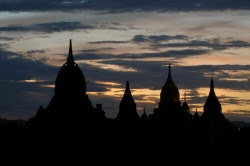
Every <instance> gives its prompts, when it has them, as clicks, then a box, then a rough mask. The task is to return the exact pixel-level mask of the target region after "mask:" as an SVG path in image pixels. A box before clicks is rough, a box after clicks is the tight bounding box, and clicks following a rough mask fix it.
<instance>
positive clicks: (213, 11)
mask: <svg viewBox="0 0 250 166" xmlns="http://www.w3.org/2000/svg"><path fill="white" fill-rule="evenodd" d="M70 39H72V44H73V54H74V57H75V62H76V63H77V64H78V65H79V66H80V68H81V70H82V71H83V73H84V76H85V79H86V84H87V94H88V96H89V98H90V100H91V101H92V104H93V106H95V105H96V104H99V103H100V104H102V105H103V109H104V111H105V112H106V116H107V117H110V118H114V117H116V116H117V113H118V110H119V103H120V101H121V99H122V96H123V93H124V90H125V84H126V81H127V80H128V81H129V82H130V88H131V92H132V95H133V98H134V100H135V102H136V104H137V112H138V114H139V115H141V114H142V113H143V109H144V108H145V109H146V113H147V114H150V113H152V112H153V109H154V108H155V107H157V106H158V103H159V101H160V91H161V88H162V86H163V85H164V83H165V82H166V79H167V75H168V64H169V62H171V65H172V77H173V80H174V82H175V83H176V85H177V86H178V88H179V91H180V100H181V102H182V103H183V102H184V93H185V92H186V94H187V102H188V104H189V107H190V110H191V113H194V112H195V110H196V109H197V111H198V113H199V114H200V115H201V114H202V113H203V106H204V103H205V101H206V98H207V96H208V93H209V86H210V80H211V77H212V73H213V77H214V83H215V93H216V95H217V97H218V99H219V101H220V103H221V105H222V113H223V114H224V115H225V117H226V118H227V119H229V120H244V121H248V122H250V86H249V78H250V70H249V69H250V55H249V52H250V1H246V0H237V1H236V0H174V1H173V0H119V1H116V0H65V1H64V0H1V1H0V117H2V118H7V119H20V118H21V119H25V120H27V119H29V118H31V117H33V116H34V115H35V114H36V112H37V110H38V108H39V106H40V105H43V106H44V107H47V106H48V104H49V101H50V100H51V98H52V96H53V95H54V89H53V88H54V83H55V79H56V76H57V73H58V71H59V70H60V68H61V66H62V65H63V63H65V61H66V58H67V55H68V47H69V40H70Z"/></svg>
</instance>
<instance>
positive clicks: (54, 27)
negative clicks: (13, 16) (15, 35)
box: [0, 22, 94, 33]
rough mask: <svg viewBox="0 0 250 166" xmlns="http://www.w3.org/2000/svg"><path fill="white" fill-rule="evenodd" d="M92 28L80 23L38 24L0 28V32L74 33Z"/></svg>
mask: <svg viewBox="0 0 250 166" xmlns="http://www.w3.org/2000/svg"><path fill="white" fill-rule="evenodd" d="M92 28H94V27H92V26H90V25H84V24H82V23H80V22H49V23H40V24H34V25H27V26H21V25H11V26H5V27H0V32H29V31H33V32H43V33H53V32H62V31H75V30H81V29H92Z"/></svg>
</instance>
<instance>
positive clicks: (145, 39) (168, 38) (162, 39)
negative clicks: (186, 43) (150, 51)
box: [131, 35, 189, 43]
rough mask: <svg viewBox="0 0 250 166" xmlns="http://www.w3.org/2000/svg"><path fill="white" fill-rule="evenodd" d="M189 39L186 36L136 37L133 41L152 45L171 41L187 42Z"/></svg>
mask: <svg viewBox="0 0 250 166" xmlns="http://www.w3.org/2000/svg"><path fill="white" fill-rule="evenodd" d="M187 39H189V37H188V36H186V35H174V36H170V35H158V36H157V35H150V36H146V35H135V36H134V38H133V39H131V41H132V42H134V43H142V42H150V43H158V42H167V41H171V40H187Z"/></svg>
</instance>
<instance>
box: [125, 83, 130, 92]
mask: <svg viewBox="0 0 250 166" xmlns="http://www.w3.org/2000/svg"><path fill="white" fill-rule="evenodd" d="M126 90H129V91H130V88H129V82H128V81H127V82H126Z"/></svg>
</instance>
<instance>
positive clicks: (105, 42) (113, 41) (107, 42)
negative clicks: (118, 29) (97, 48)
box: [88, 40, 129, 44]
mask: <svg viewBox="0 0 250 166" xmlns="http://www.w3.org/2000/svg"><path fill="white" fill-rule="evenodd" d="M88 43H89V44H123V43H129V41H115V40H107V41H95V42H88Z"/></svg>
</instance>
